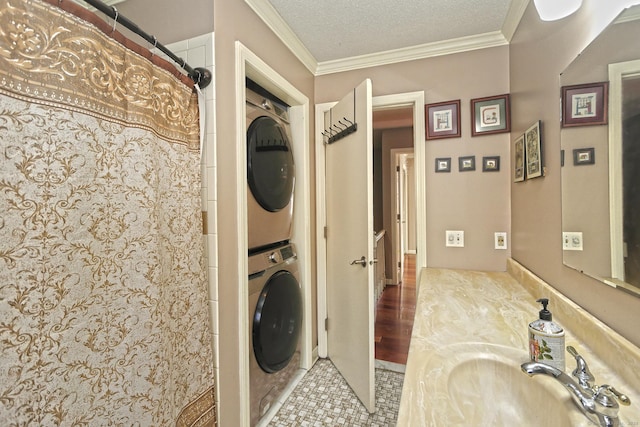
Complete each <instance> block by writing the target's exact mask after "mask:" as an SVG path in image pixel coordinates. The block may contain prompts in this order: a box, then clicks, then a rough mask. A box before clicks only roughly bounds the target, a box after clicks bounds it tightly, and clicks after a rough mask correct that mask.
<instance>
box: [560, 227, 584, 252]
mask: <svg viewBox="0 0 640 427" xmlns="http://www.w3.org/2000/svg"><path fill="white" fill-rule="evenodd" d="M582 246H583V241H582V232H581V231H564V232H563V233H562V249H564V250H565V251H581V250H582Z"/></svg>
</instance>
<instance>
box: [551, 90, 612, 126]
mask: <svg viewBox="0 0 640 427" xmlns="http://www.w3.org/2000/svg"><path fill="white" fill-rule="evenodd" d="M608 99H609V82H600V83H590V84H583V85H573V86H563V87H562V127H571V126H589V125H606V124H607V116H608V111H607V110H608V103H607V100H608Z"/></svg>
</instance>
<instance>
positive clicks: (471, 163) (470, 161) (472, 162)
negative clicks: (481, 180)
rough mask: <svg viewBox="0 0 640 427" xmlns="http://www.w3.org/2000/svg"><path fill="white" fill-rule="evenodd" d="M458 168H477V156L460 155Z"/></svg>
mask: <svg viewBox="0 0 640 427" xmlns="http://www.w3.org/2000/svg"><path fill="white" fill-rule="evenodd" d="M458 170H459V171H460V172H468V171H474V170H476V156H465V157H458Z"/></svg>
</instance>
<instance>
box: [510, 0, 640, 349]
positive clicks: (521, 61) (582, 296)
mask: <svg viewBox="0 0 640 427" xmlns="http://www.w3.org/2000/svg"><path fill="white" fill-rule="evenodd" d="M596 3H597V0H585V2H584V5H583V8H582V9H581V10H580V11H578V12H577V13H576V14H574V15H572V16H570V17H568V18H565V19H563V20H560V21H556V22H542V21H540V20H539V18H538V16H537V14H536V12H535V10H534V8H533V3H530V4H529V7H528V8H527V10H526V12H525V15H524V17H523V19H522V21H521V22H520V25H519V26H518V29H517V31H516V33H515V35H514V37H513V39H512V42H511V45H510V49H509V50H510V58H509V59H510V65H509V70H510V73H509V74H510V80H511V96H512V117H513V122H512V135H518V134H520V133H523V132H524V130H525V129H526V128H527V127H528V126H529V125H531V124H532V123H533V121H535V120H538V119H540V120H542V123H543V131H542V138H543V144H544V154H545V158H546V168H547V176H546V177H544V178H537V179H534V180H530V181H526V182H524V183H513V184H511V210H512V216H511V228H512V234H513V236H512V254H513V258H514V259H516V260H517V261H519V262H520V263H522V264H523V265H524V266H526V267H527V268H529V269H530V270H531V271H533V272H534V273H535V274H537V275H538V276H540V277H541V278H542V279H544V280H545V281H547V282H548V283H550V284H551V285H553V286H554V287H555V288H557V289H558V290H559V291H560V292H562V293H564V294H565V295H567V296H568V297H569V298H571V299H572V300H574V301H575V302H576V303H578V304H579V305H581V306H582V307H583V308H585V309H586V310H587V311H589V312H590V313H592V314H594V315H595V316H596V317H598V318H599V319H600V320H602V321H603V322H605V323H607V324H608V325H609V326H611V327H612V328H613V329H615V330H617V331H618V332H620V333H621V334H622V335H623V336H625V337H626V338H628V339H629V340H631V341H632V342H633V343H634V344H635V345H640V329H638V327H637V325H638V313H639V312H640V298H635V297H631V296H629V295H628V294H625V293H623V292H620V291H619V290H615V289H613V288H611V287H609V286H607V285H604V284H602V283H600V282H598V281H595V280H593V279H590V278H588V277H587V276H585V275H582V274H580V273H578V272H577V271H575V270H573V269H571V268H568V267H565V266H564V265H563V263H562V241H561V232H562V224H561V220H562V211H561V183H560V122H559V117H560V105H559V102H558V100H559V97H560V83H559V81H560V78H559V76H560V73H561V72H562V71H563V70H564V69H565V68H566V67H567V66H568V65H569V64H570V63H571V62H572V61H573V59H574V58H575V57H576V56H577V55H578V53H579V52H580V51H581V50H582V49H583V48H584V47H585V46H586V45H587V44H588V43H589V42H590V41H591V40H592V39H593V34H594V33H597V32H598V31H599V28H597V27H598V25H599V23H598V22H595V19H596V18H601V17H602V14H598V15H596V14H595V13H594V12H593V7H594V4H596ZM609 9H610V10H613V12H612V13H614V14H615V7H614V6H613V5H611V8H609ZM512 139H513V136H512ZM551 310H553V307H551ZM559 321H562V319H559ZM582 338H583V339H584V341H585V342H587V343H588V341H589V340H588V337H582Z"/></svg>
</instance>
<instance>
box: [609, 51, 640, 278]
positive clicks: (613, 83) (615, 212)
mask: <svg viewBox="0 0 640 427" xmlns="http://www.w3.org/2000/svg"><path fill="white" fill-rule="evenodd" d="M638 74H640V60H632V61H625V62H617V63H614V64H609V117H612V118H613V117H616V118H618V119H616V120H609V222H610V234H611V277H612V278H614V279H617V280H619V281H622V282H624V279H625V268H624V229H623V210H622V208H623V194H622V190H623V188H622V186H623V181H624V180H623V177H622V120H621V119H619V118H620V117H622V80H623V79H624V78H625V77H628V76H636V75H638ZM605 283H607V282H606V281H605Z"/></svg>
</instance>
